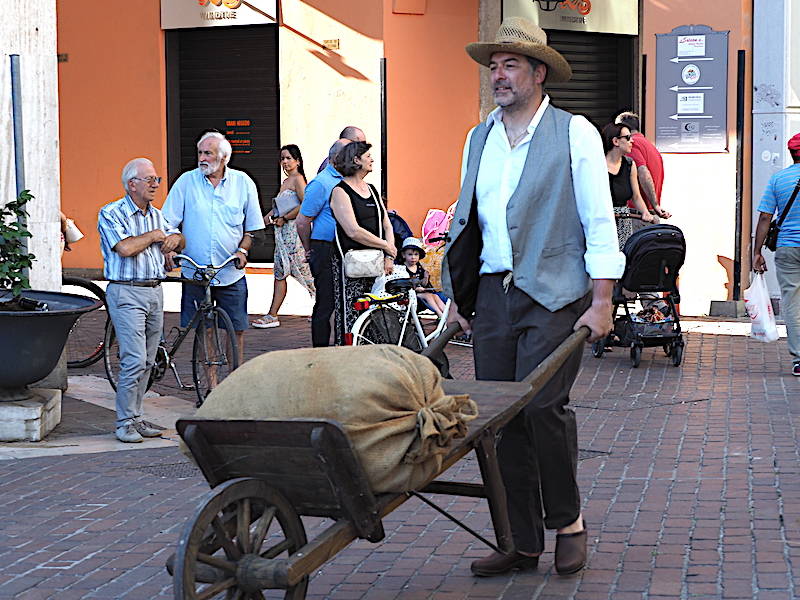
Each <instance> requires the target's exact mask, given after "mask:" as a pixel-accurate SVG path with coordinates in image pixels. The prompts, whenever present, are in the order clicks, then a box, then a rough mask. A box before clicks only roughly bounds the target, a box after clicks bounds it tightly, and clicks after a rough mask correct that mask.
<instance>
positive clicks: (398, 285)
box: [386, 277, 413, 294]
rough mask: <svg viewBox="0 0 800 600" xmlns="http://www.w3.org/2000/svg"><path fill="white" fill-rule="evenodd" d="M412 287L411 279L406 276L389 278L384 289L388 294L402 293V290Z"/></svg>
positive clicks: (405, 290)
mask: <svg viewBox="0 0 800 600" xmlns="http://www.w3.org/2000/svg"><path fill="white" fill-rule="evenodd" d="M412 287H413V284H412V283H411V279H408V278H407V277H401V278H398V279H391V280H389V281H387V282H386V291H387V292H389V293H390V294H402V293H403V292H407V291H408V290H410V289H411V288H412Z"/></svg>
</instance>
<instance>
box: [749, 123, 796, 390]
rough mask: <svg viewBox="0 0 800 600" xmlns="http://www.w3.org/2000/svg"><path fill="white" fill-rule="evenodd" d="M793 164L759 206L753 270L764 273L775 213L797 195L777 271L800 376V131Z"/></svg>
mask: <svg viewBox="0 0 800 600" xmlns="http://www.w3.org/2000/svg"><path fill="white" fill-rule="evenodd" d="M787 147H788V148H789V154H790V155H791V157H792V160H793V164H791V165H789V166H788V167H786V168H785V169H781V170H780V171H778V172H777V173H775V174H774V175H773V176H772V177H770V179H769V183H767V188H766V189H765V190H764V195H763V196H762V198H761V204H759V205H758V211H759V213H760V214H759V216H758V225H757V226H756V239H755V244H754V248H755V249H754V251H753V270H754V271H756V272H757V273H763V272H764V271H766V270H767V263H766V261H765V260H764V256H763V255H762V254H761V247H762V246H763V245H764V240H766V238H767V231H768V230H769V224H770V222H771V221H772V217H773V215H775V214H777V216H778V218H780V216H781V215H782V214H783V211H784V209H785V208H786V206H787V204H788V203H789V201H790V200H791V199H792V196H793V195H794V202H792V206H791V208H790V209H789V212H788V213H787V214H786V218H785V219H784V221H783V223H782V225H781V229H780V233H779V234H778V247H777V249H776V250H775V270H776V275H777V276H778V283H779V284H780V286H781V314H782V315H783V318H784V321H786V337H787V338H788V339H787V341H788V346H789V354H790V355H791V357H792V371H791V373H792V375H794V376H795V377H800V133H798V134H796V135H795V136H794V137H792V138H791V139H790V140H789V143H788V144H787Z"/></svg>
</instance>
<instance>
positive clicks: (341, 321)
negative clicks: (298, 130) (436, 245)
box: [331, 142, 397, 345]
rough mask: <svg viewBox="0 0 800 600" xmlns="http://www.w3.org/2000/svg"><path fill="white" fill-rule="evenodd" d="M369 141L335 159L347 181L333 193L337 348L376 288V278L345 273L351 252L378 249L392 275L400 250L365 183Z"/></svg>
mask: <svg viewBox="0 0 800 600" xmlns="http://www.w3.org/2000/svg"><path fill="white" fill-rule="evenodd" d="M370 148H371V144H368V143H366V142H351V143H349V144H347V145H346V146H345V147H344V148H342V149H341V150H340V151H339V154H337V155H336V157H335V158H334V159H333V167H334V168H335V169H336V170H337V171H339V173H341V174H342V175H344V178H343V179H342V181H341V182H340V183H339V185H337V186H336V187H335V188H333V192H331V210H332V211H333V216H334V218H335V219H336V237H337V242H335V245H336V251H335V252H334V253H333V290H334V305H335V308H336V309H335V311H334V325H335V339H336V344H337V345H342V344H344V340H345V334H346V333H347V332H349V331H350V328H351V327H352V326H353V323H354V322H355V320H356V318H358V314H357V313H356V312H355V310H354V309H353V302H354V301H355V300H357V299H358V297H359V296H362V295H363V294H365V293H366V292H369V291H370V290H371V289H372V284H373V283H374V282H375V278H374V277H359V278H350V277H346V276H345V274H344V254H345V253H346V252H347V251H348V250H360V249H364V248H377V249H379V250H382V251H383V253H384V263H383V264H384V272H385V273H386V274H387V275H389V274H390V273H391V272H392V269H393V265H394V258H395V256H396V255H397V248H395V245H394V231H393V230H392V224H391V222H390V221H389V215H388V213H387V212H386V207H384V206H383V202H381V200H380V196H379V195H378V191H377V190H376V189H375V187H374V186H372V185H371V184H368V183H367V182H365V181H364V178H365V177H366V176H367V175H368V174H369V173H371V172H372V163H373V160H372V156H371V155H370V152H369V149H370Z"/></svg>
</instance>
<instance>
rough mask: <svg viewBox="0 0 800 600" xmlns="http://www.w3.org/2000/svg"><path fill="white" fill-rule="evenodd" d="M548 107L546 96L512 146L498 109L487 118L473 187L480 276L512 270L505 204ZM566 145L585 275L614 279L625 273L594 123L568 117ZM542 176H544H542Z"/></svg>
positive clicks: (463, 165) (466, 150)
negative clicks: (480, 245)
mask: <svg viewBox="0 0 800 600" xmlns="http://www.w3.org/2000/svg"><path fill="white" fill-rule="evenodd" d="M549 104H550V97H549V96H547V95H545V96H544V98H543V100H542V103H541V105H540V106H539V109H538V110H537V111H536V114H535V115H533V119H531V122H530V124H529V125H528V133H527V135H526V136H525V137H524V138H522V141H521V142H519V144H517V145H516V146H515V147H514V148H512V147H511V144H510V143H509V140H508V136H507V135H506V128H505V126H504V125H503V121H502V117H503V109H502V108H500V107H498V108H496V109H495V110H493V111H492V112H491V113H489V116H488V117H487V119H486V124H487V125H488V124H490V123H492V122H494V126H493V127H492V129H491V130H490V131H489V136H488V137H487V138H486V145H485V146H484V148H483V154H482V155H481V162H480V167H479V169H478V181H477V184H476V189H475V195H476V198H477V200H478V222H479V223H480V227H481V231H482V234H483V250H482V251H481V270H480V272H481V274H485V273H502V272H504V271H512V270H513V269H514V261H513V259H512V256H511V238H510V236H509V235H508V223H507V222H506V206H507V205H508V200H509V199H510V198H511V195H512V194H513V193H514V190H516V188H517V184H518V183H519V179H520V177H521V176H522V169H523V167H524V166H525V158H526V157H527V155H528V148H529V146H530V143H531V139H532V138H533V133H534V132H535V131H536V126H537V125H538V124H539V121H541V119H542V115H543V114H544V111H545V109H546V108H547V107H548V105H549ZM473 131H475V128H473V129H472V130H470V132H469V134H468V135H467V141H466V143H465V145H464V153H463V156H462V163H461V182H462V184H463V182H464V176H465V175H466V172H467V158H468V156H469V144H470V139H471V138H472V132H473ZM569 147H570V164H571V170H572V187H573V189H574V190H575V203H576V205H577V207H578V214H579V215H580V219H581V225H582V227H583V233H584V236H585V237H586V253H585V254H584V260H585V261H586V272H587V273H588V274H589V277H591V278H592V279H619V278H620V277H622V273H623V271H624V270H625V255H624V254H622V252H620V251H619V243H618V241H617V226H616V223H615V221H614V211H613V208H612V205H611V192H610V186H609V183H608V169H607V167H606V161H605V154H604V153H603V143H602V141H601V140H600V134H599V133H598V132H597V130H596V129H595V127H594V125H592V124H591V123H590V122H589V121H588V120H587V119H586V118H585V117H582V116H580V115H573V116H572V118H571V119H570V122H569ZM542 176H543V177H547V173H542Z"/></svg>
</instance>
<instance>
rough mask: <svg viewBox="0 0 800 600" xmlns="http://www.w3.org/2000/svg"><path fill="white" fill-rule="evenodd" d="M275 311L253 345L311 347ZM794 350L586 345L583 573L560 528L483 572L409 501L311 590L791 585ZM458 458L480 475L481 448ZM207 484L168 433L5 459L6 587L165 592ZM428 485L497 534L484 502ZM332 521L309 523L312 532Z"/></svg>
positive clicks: (747, 592)
mask: <svg viewBox="0 0 800 600" xmlns="http://www.w3.org/2000/svg"><path fill="white" fill-rule="evenodd" d="M282 322H283V323H284V325H283V326H282V327H280V328H278V329H271V330H266V331H251V332H248V345H249V352H250V353H253V354H255V353H258V352H262V351H266V350H271V349H277V348H289V347H298V346H303V345H306V344H307V339H308V323H307V322H306V320H305V319H304V318H299V317H298V318H282ZM448 354H449V356H450V360H451V364H452V366H453V371H454V373H455V375H456V377H457V378H468V377H470V376H471V374H472V365H471V359H470V354H469V350H468V349H466V348H453V349H452V351H450V352H448ZM787 364H788V363H787V360H786V346H785V340H781V341H780V342H779V343H777V344H770V345H766V344H759V343H757V342H751V341H749V340H748V339H747V338H744V337H741V336H731V335H710V334H700V333H689V334H688V335H687V347H686V354H685V362H684V365H683V366H682V367H680V368H674V367H673V366H672V364H671V362H670V361H669V359H668V358H667V357H665V356H664V354H663V353H662V352H661V350H660V349H656V350H645V352H644V356H643V359H642V364H641V366H640V368H638V369H632V368H631V366H630V362H629V360H628V356H627V352H625V351H624V350H621V349H615V351H614V352H612V353H609V354H607V355H606V356H605V357H604V358H603V359H602V360H598V359H594V358H592V357H591V355H590V353H589V352H588V349H587V351H586V353H585V357H584V362H583V369H582V371H581V373H580V376H579V379H578V382H577V384H576V386H575V389H574V393H573V403H572V406H573V407H574V409H575V411H576V413H577V416H578V423H579V428H580V430H579V434H580V437H579V439H580V448H581V450H582V451H581V458H582V460H581V463H580V468H579V476H580V485H581V490H582V492H583V495H584V499H585V505H584V515H585V518H586V522H587V525H588V528H589V534H590V535H589V564H588V568H587V569H586V570H585V571H584V572H583V573H581V574H579V575H577V576H572V577H559V576H557V575H556V574H555V573H554V571H553V568H552V563H553V555H552V546H553V538H552V536H550V537H548V543H547V549H548V551H547V552H546V553H545V554H544V555H543V557H542V560H541V562H540V565H539V569H538V570H537V571H534V572H526V573H517V574H514V575H512V576H508V577H498V578H491V579H479V578H474V577H472V576H471V575H470V571H469V563H470V561H471V560H472V559H474V558H476V557H479V556H482V555H483V554H484V553H485V552H486V548H485V547H483V546H482V545H481V543H480V542H477V541H475V540H474V539H473V538H471V537H470V536H469V535H468V534H466V533H464V532H463V531H461V530H459V529H457V528H456V527H455V526H454V525H453V524H452V523H451V522H449V521H447V520H446V519H444V518H443V517H441V516H439V515H438V513H435V512H434V511H432V510H431V509H430V508H428V507H427V506H425V505H424V504H422V503H421V502H419V501H418V500H416V499H411V500H409V501H408V502H407V503H406V504H405V505H403V506H402V507H400V508H399V509H398V510H397V511H395V512H394V513H392V514H391V515H389V516H388V517H387V518H386V519H385V520H384V524H385V529H386V533H387V535H386V539H385V540H384V541H383V542H381V543H378V544H372V543H369V542H366V541H358V542H355V543H353V544H352V545H350V546H349V547H348V548H347V549H345V550H344V551H343V552H341V553H340V554H338V555H337V556H336V557H335V558H334V559H333V560H331V561H330V562H329V563H327V564H326V565H324V566H323V567H322V568H321V569H320V570H319V572H318V573H315V574H314V576H313V577H312V579H311V583H310V586H309V594H308V597H309V598H334V599H337V600H344V599H356V598H358V599H361V598H363V599H373V600H377V599H394V598H401V599H409V600H411V599H417V598H436V599H439V600H445V599H462V598H476V599H477V598H503V599H508V600H511V599H517V598H519V599H522V598H525V599H532V598H536V599H540V600H545V599H548V600H550V599H555V598H570V599H573V598H574V599H580V600H595V599H604V598H609V599H611V598H613V599H614V600H627V599H634V598H636V599H641V598H650V599H660V598H664V599H666V598H685V599H689V598H692V599H695V598H702V599H717V598H723V599H728V598H730V599H734V598H736V599H753V598H755V599H758V600H773V599H788V598H795V597H798V596H800V594H799V593H798V591H797V587H798V584H800V502H798V501H797V498H798V497H800V477H799V476H798V473H799V472H800V460H798V447H797V431H796V429H797V427H798V426H799V425H800V421H799V420H798V416H799V414H800V379H796V378H792V377H791V376H790V375H789V374H788V373H787V370H788V369H787ZM82 372H86V373H90V372H96V373H100V372H101V369H100V368H99V367H97V366H96V367H92V368H90V369H87V370H84V371H82ZM160 391H161V392H162V393H174V392H175V390H174V389H172V390H169V389H167V388H165V389H162V390H160ZM186 398H187V401H191V399H192V398H191V395H190V394H188V395H186ZM65 410H67V409H65ZM83 414H84V415H85V416H84V417H83V418H85V419H92V418H94V419H97V418H102V413H99V416H98V413H97V411H88V412H85V413H83ZM92 415H94V416H92ZM106 418H108V417H106ZM112 418H113V417H112ZM103 429H104V426H100V427H98V430H103ZM453 471H455V472H454V473H448V476H451V477H457V478H458V479H460V480H468V481H469V480H477V479H478V469H477V464H476V461H475V460H474V459H472V458H471V457H470V458H468V459H465V460H463V461H461V462H460V463H459V464H458V465H457V466H456V467H455V468H454V469H453ZM207 491H208V488H207V485H206V483H205V482H204V480H203V479H202V477H201V476H199V474H198V472H197V471H196V469H195V468H194V467H193V466H192V465H190V464H189V463H188V462H187V459H186V458H185V457H184V456H183V455H181V454H180V453H179V451H178V450H177V449H173V448H163V449H153V450H138V451H136V452H108V453H102V454H83V455H71V456H63V457H47V458H29V459H24V460H6V461H2V462H0V514H2V520H0V598H25V599H39V598H58V599H59V600H69V599H72V598H98V599H105V600H108V599H116V598H134V599H148V598H156V597H172V586H171V579H170V577H169V576H168V575H167V573H166V572H165V570H164V562H165V560H166V558H167V556H168V555H170V554H171V553H172V552H173V551H174V547H175V544H176V540H177V538H178V536H179V534H180V531H181V529H182V528H183V526H184V523H185V521H186V519H187V517H188V515H189V514H190V513H191V512H192V511H193V510H194V508H195V507H196V506H197V505H198V503H199V502H200V501H201V500H202V498H203V497H204V496H205V494H206V493H207ZM434 500H436V501H438V502H439V503H440V504H442V505H443V506H445V507H447V508H448V510H450V511H451V512H452V513H453V514H454V515H455V516H456V517H458V518H461V519H464V520H465V521H467V522H468V523H470V524H471V525H472V526H473V527H475V528H476V529H478V530H479V531H481V532H482V533H483V534H484V535H487V536H491V528H490V526H489V516H488V511H487V508H486V505H485V503H484V502H483V501H480V500H475V499H470V498H456V499H453V498H447V497H434ZM324 526H325V522H321V521H320V520H313V519H310V520H308V522H307V528H308V532H309V538H311V537H313V536H314V535H316V534H317V533H318V532H319V531H320V530H321V529H322V528H323V527H324ZM273 597H274V596H273Z"/></svg>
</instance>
